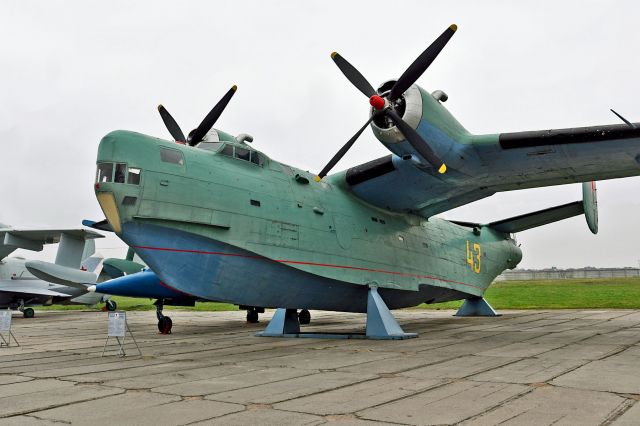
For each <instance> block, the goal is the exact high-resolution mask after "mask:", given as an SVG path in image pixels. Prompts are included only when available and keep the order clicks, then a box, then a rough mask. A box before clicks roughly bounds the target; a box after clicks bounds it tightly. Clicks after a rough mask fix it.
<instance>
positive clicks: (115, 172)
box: [96, 163, 142, 185]
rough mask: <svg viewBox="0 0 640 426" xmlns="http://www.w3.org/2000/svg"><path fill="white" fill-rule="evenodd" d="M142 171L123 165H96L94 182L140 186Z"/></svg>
mask: <svg viewBox="0 0 640 426" xmlns="http://www.w3.org/2000/svg"><path fill="white" fill-rule="evenodd" d="M141 176H142V170H140V169H138V168H134V167H127V165H126V164H125V163H115V164H114V163H98V172H97V173H96V182H97V183H101V182H114V183H125V182H126V183H128V184H129V185H140V177H141Z"/></svg>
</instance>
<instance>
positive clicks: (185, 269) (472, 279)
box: [96, 131, 521, 311]
mask: <svg viewBox="0 0 640 426" xmlns="http://www.w3.org/2000/svg"><path fill="white" fill-rule="evenodd" d="M218 136H219V137H220V140H221V141H222V143H221V144H219V146H218V147H217V151H210V150H205V149H201V148H198V147H190V146H185V145H180V144H176V143H175V142H172V141H166V140H161V139H157V138H153V137H149V136H146V135H142V134H138V133H134V132H127V131H116V132H112V133H110V134H109V135H107V136H105V137H104V138H103V140H102V142H101V143H100V148H99V152H98V160H97V161H98V165H99V166H100V165H105V164H106V165H108V164H114V169H115V168H117V166H115V165H117V164H123V165H126V168H127V169H128V170H129V171H130V170H131V169H134V170H135V169H139V170H141V173H140V180H139V182H138V183H137V184H136V183H127V182H129V181H130V180H129V179H128V177H127V176H125V178H124V179H122V178H120V179H119V180H120V181H121V182H118V183H116V182H114V181H113V180H115V179H116V178H115V177H114V176H115V171H114V172H112V173H113V174H112V176H111V178H109V177H107V178H105V177H104V176H103V177H102V181H101V182H98V184H97V185H96V193H97V196H98V199H99V201H100V202H101V206H102V208H103V210H104V212H105V214H106V216H107V218H108V219H109V221H110V222H111V223H112V226H113V225H115V226H114V228H115V229H116V231H119V232H117V233H118V235H119V236H120V237H121V238H122V239H123V240H124V241H125V242H126V243H127V244H129V245H131V246H132V247H134V248H135V249H136V251H137V253H138V254H139V255H140V257H141V258H142V259H143V260H144V261H145V262H146V263H147V264H149V266H151V267H152V269H153V270H154V271H155V272H156V273H157V274H158V276H159V277H160V278H161V279H162V280H163V281H164V282H165V283H167V284H168V285H170V286H171V287H174V288H176V289H178V290H180V291H184V292H187V293H189V294H192V295H194V296H197V297H202V298H206V299H214V300H224V301H228V302H233V303H238V304H247V305H252V306H265V307H270V306H274V307H291V308H317V309H336V310H349V311H363V310H364V304H363V303H364V302H361V301H358V302H357V303H355V302H354V303H353V305H352V306H351V307H349V303H348V302H345V301H344V300H341V299H342V298H344V297H351V296H352V295H353V294H356V293H357V291H356V293H354V289H357V288H362V289H363V290H366V289H367V288H368V286H371V285H375V286H378V287H379V288H380V291H381V294H382V295H383V297H386V298H387V299H393V300H387V303H388V304H389V306H390V307H392V308H397V307H404V306H412V305H416V304H419V303H422V302H430V303H433V302H440V301H445V300H451V299H459V298H465V297H469V296H480V295H482V294H483V293H484V291H485V290H486V289H487V287H488V286H489V285H490V283H491V282H492V281H493V279H494V278H495V277H496V276H497V275H498V274H500V273H501V272H502V271H503V270H505V269H507V268H513V267H515V265H517V263H518V262H519V261H520V259H521V252H520V250H519V248H518V247H517V246H516V245H515V242H514V240H513V239H511V238H510V236H509V235H506V234H503V233H499V232H496V231H493V230H492V229H490V228H482V229H479V230H476V232H474V230H473V229H472V228H469V227H463V226H459V225H456V224H453V223H451V222H449V221H446V220H443V219H439V218H430V219H429V220H426V219H425V218H423V217H420V216H417V215H414V214H410V213H401V212H393V211H390V210H386V209H382V208H378V207H375V206H373V205H370V204H367V203H366V202H364V201H362V200H361V199H359V198H358V197H356V196H355V195H354V194H353V193H352V191H351V190H350V189H349V187H348V185H347V184H346V183H345V176H344V173H338V174H335V175H332V176H329V177H328V178H326V179H325V180H324V181H322V182H315V181H314V179H313V178H314V176H313V175H311V174H310V173H308V172H305V171H302V170H298V169H295V168H293V167H290V166H286V165H284V164H281V163H278V162H276V161H274V160H271V159H269V158H267V157H266V156H265V155H264V154H261V153H259V154H257V155H259V156H260V161H259V162H258V161H254V162H251V161H248V160H247V159H242V158H234V157H233V156H230V155H225V154H224V153H223V151H225V150H226V151H225V152H226V153H231V151H230V148H231V147H233V148H235V149H237V150H240V151H241V152H244V151H243V150H247V149H250V150H251V151H252V152H254V153H257V151H255V150H253V149H251V148H250V147H249V146H247V145H246V144H240V143H238V142H236V141H235V140H234V139H233V138H232V137H230V136H228V135H226V134H223V133H221V132H219V133H218ZM161 149H162V150H165V154H163V155H164V157H163V155H161V152H160V151H161ZM166 150H170V151H171V152H173V153H174V154H175V155H174V156H175V157H176V158H178V160H177V161H174V162H168V161H166V158H167V155H166ZM254 155H256V154H254ZM162 158H165V161H163V160H162ZM256 163H259V164H256ZM121 169H122V170H124V166H121ZM109 180H111V181H110V182H109ZM109 194H113V199H112V200H113V201H112V202H111V204H110V202H109V201H108V199H109V198H110V195H109ZM105 200H107V201H105ZM234 262H235V263H234ZM238 262H242V263H238ZM270 263H271V264H273V269H270V267H269V264H270ZM203 265H204V266H203ZM225 271H226V273H225ZM230 271H233V273H229V272H230ZM287 271H290V272H291V273H290V274H287ZM178 272H179V273H178ZM256 274H258V275H256ZM229 281H231V282H229ZM304 281H309V282H315V283H316V284H315V285H314V286H309V287H307V286H306V285H305V282H304ZM322 285H325V286H326V291H324V292H323V291H321V290H320V287H321V286H322ZM342 285H344V286H346V287H345V288H347V287H348V288H349V289H350V290H349V291H347V292H344V293H341V291H340V287H341V286H342ZM319 286H320V287H319ZM312 287H313V288H312ZM307 289H308V290H309V291H307ZM363 294H365V296H364V298H363V301H364V300H365V299H366V293H363Z"/></svg>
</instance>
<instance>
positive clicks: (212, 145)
mask: <svg viewBox="0 0 640 426" xmlns="http://www.w3.org/2000/svg"><path fill="white" fill-rule="evenodd" d="M221 145H222V142H200V143H199V144H198V148H200V149H204V150H206V151H214V152H215V151H217V150H218V149H220V146H221Z"/></svg>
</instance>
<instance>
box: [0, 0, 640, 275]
mask: <svg viewBox="0 0 640 426" xmlns="http://www.w3.org/2000/svg"><path fill="white" fill-rule="evenodd" d="M639 12H640V6H638V4H637V2H633V1H631V0H629V1H584V0H581V1H562V2H558V1H540V0H537V1H529V2H524V1H519V2H513V1H498V2H496V1H494V2H488V1H483V2H478V1H456V2H455V3H454V2H442V1H441V2H434V1H424V0H421V1H394V2H390V1H386V2H382V1H372V0H367V1H331V0H322V1H309V0H305V1H296V0H287V1H264V0H262V1H244V0H233V1H184V2H177V1H172V2H167V1H138V2H132V1H109V2H105V1H86V0H83V1H57V0H53V1H52V0H47V1H44V0H42V1H31V0H21V1H8V0H5V1H0V39H1V40H2V43H0V144H1V145H0V146H1V147H2V149H1V150H0V222H3V223H9V224H11V225H13V226H15V227H27V226H55V227H58V226H67V227H75V226H78V225H79V224H80V221H81V220H82V219H83V218H96V219H101V218H102V214H101V211H100V208H99V206H98V204H97V202H96V201H95V197H94V194H93V189H92V183H93V179H94V173H95V171H94V170H95V156H96V151H97V146H98V142H99V140H100V138H101V137H102V136H103V135H104V134H106V133H107V132H109V131H111V130H114V129H130V130H137V131H140V132H143V133H148V134H151V135H154V136H161V137H168V134H167V131H166V130H165V128H164V126H163V124H162V121H161V120H160V117H159V116H158V113H157V111H156V105H157V104H158V103H160V102H162V103H163V104H164V105H165V106H166V107H167V108H168V109H169V110H170V111H171V112H172V114H173V115H174V117H176V119H177V120H178V121H179V123H180V124H181V126H182V128H183V129H191V128H193V127H195V126H196V125H197V124H198V123H199V122H200V120H201V119H202V118H203V117H204V115H205V114H206V113H207V112H208V110H209V109H210V108H211V107H212V106H213V105H214V104H215V103H216V102H217V100H218V99H219V98H220V97H221V96H222V95H223V94H224V93H225V91H226V90H228V88H229V87H230V86H231V85H233V84H237V85H238V87H239V90H238V92H237V93H236V96H235V97H234V99H233V100H232V101H231V104H230V105H229V107H228V108H227V110H226V111H225V113H224V115H223V116H222V118H221V119H220V120H219V121H218V123H217V127H219V128H221V129H223V130H225V131H228V132H230V133H233V134H238V133H241V132H246V133H250V134H252V135H253V136H254V137H255V142H254V145H255V146H256V147H257V148H258V149H260V150H262V151H265V152H266V153H267V154H268V155H269V156H271V157H272V158H274V159H277V160H279V161H283V162H285V163H289V164H294V165H296V166H299V167H301V168H305V169H308V170H311V171H316V172H317V171H318V170H320V169H321V168H322V166H323V165H324V163H325V162H326V161H327V160H328V159H329V158H330V157H331V156H332V155H333V154H334V152H335V151H336V150H337V149H338V148H339V147H340V146H341V145H342V144H343V143H344V142H345V141H346V140H347V139H348V138H349V137H350V136H351V135H352V134H353V133H354V132H355V131H356V130H357V129H358V128H359V126H360V125H361V124H362V123H363V122H364V121H365V120H366V119H367V114H368V108H367V104H366V101H364V100H363V97H362V95H361V94H360V93H359V92H358V91H357V90H356V89H355V88H354V87H352V86H351V85H350V84H349V83H348V82H347V81H346V79H345V78H344V77H343V76H342V74H341V73H340V72H339V71H338V69H337V68H336V67H335V65H334V64H333V62H332V61H331V59H330V57H329V54H330V52H332V51H334V50H336V51H339V52H340V53H341V54H342V55H343V56H345V57H346V58H348V59H349V61H351V62H352V63H353V64H354V65H356V66H357V67H358V68H359V69H360V70H361V71H362V72H363V73H364V74H365V75H366V76H367V78H368V79H369V80H370V81H371V82H372V83H373V84H374V85H376V84H377V83H379V82H382V81H384V80H385V79H388V78H392V77H397V76H399V75H400V74H401V73H402V72H403V71H404V69H405V68H406V67H407V66H408V65H409V64H410V63H411V62H412V61H413V60H414V59H415V57H416V56H417V55H418V54H419V53H420V52H421V51H422V50H423V49H424V48H425V47H426V46H427V45H428V44H429V43H431V42H432V41H433V39H435V38H436V37H437V36H438V35H439V34H440V33H441V32H442V31H443V30H444V29H445V28H446V27H447V26H448V25H450V24H451V23H456V24H458V26H459V30H458V32H457V33H456V35H455V36H454V38H453V39H452V41H451V42H450V43H449V45H448V46H447V47H446V48H445V50H444V51H443V52H442V54H441V55H440V56H439V57H438V59H437V60H436V61H435V62H434V64H433V65H432V66H431V68H430V69H429V70H428V71H427V72H426V73H425V75H423V76H422V77H421V79H420V80H419V81H418V84H420V85H421V86H423V87H425V88H426V89H428V90H430V91H432V90H435V89H442V90H445V91H446V92H447V93H448V94H449V101H448V102H447V103H446V106H447V108H449V110H450V111H451V112H452V113H453V114H454V115H455V116H456V117H457V118H458V119H459V120H460V122H461V123H462V124H463V125H464V126H465V127H467V129H469V130H470V131H471V132H473V133H478V134H483V133H495V132H501V131H518V130H538V129H546V128H561V127H573V126H586V125H593V124H609V123H617V122H618V120H617V119H616V118H615V117H614V116H613V115H612V114H611V113H610V112H609V108H614V109H617V110H618V111H619V112H620V113H622V114H623V115H625V116H626V117H627V118H629V119H630V120H632V121H640V101H638V98H639V96H640V86H639V84H638V78H637V76H638V72H639V71H640V57H639V56H638V55H637V54H636V50H637V47H638V46H640V32H639V31H638V30H637V18H638V16H639V15H638V13H639ZM385 153H386V152H385V149H384V148H383V146H382V145H381V144H380V143H378V142H377V140H376V139H375V138H374V136H373V134H372V133H371V132H365V134H364V135H363V136H362V137H361V138H360V139H359V140H358V142H357V144H356V146H355V147H354V149H352V150H351V152H350V153H349V154H348V155H347V156H346V157H345V158H344V159H343V160H342V162H341V163H340V164H339V166H338V167H337V169H343V168H347V167H350V166H353V165H356V164H360V163H363V162H366V161H368V160H371V159H373V158H377V157H379V156H381V155H384V154H385ZM337 169H336V170H337ZM639 172H640V170H639ZM579 197H580V188H579V185H570V186H561V187H553V188H543V189H534V190H526V191H518V192H512V193H504V194H496V195H494V196H493V197H490V198H488V199H485V200H482V201H480V202H476V203H473V204H471V205H469V206H465V207H463V208H460V209H457V210H454V211H451V212H448V213H447V214H445V217H447V218H455V219H459V220H472V221H492V220H497V219H502V218H505V217H509V216H512V215H516V214H521V213H525V212H528V211H533V210H537V209H540V208H545V207H550V206H553V205H556V204H562V203H565V202H569V201H574V200H576V199H579ZM599 205H600V234H599V235H597V236H593V235H591V234H590V233H589V231H588V229H587V226H586V224H585V222H584V219H583V218H582V217H578V218H573V219H570V220H567V221H564V222H561V223H557V224H553V225H549V226H546V227H543V228H538V229H535V230H530V231H527V232H523V233H520V234H519V235H518V239H519V241H520V242H521V243H522V248H523V251H524V260H523V262H522V263H521V266H522V267H545V266H552V265H555V266H558V267H581V266H587V265H592V266H638V262H639V260H640V245H639V244H638V239H639V237H640V229H639V227H638V224H639V218H640V178H629V179H622V180H616V181H605V182H602V183H600V185H599ZM98 247H99V250H100V251H101V252H102V253H104V254H106V255H108V256H113V255H119V254H122V253H124V249H123V247H124V245H123V244H122V243H121V242H120V241H119V240H118V239H116V238H114V237H110V238H107V239H105V240H102V241H100V242H99V243H98ZM24 254H28V255H29V256H31V257H34V255H33V254H32V253H24ZM37 257H40V258H45V259H51V257H52V251H51V250H45V252H43V253H41V254H39V255H37Z"/></svg>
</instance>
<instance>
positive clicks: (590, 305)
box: [36, 278, 640, 311]
mask: <svg viewBox="0 0 640 426" xmlns="http://www.w3.org/2000/svg"><path fill="white" fill-rule="evenodd" d="M485 297H486V299H487V300H488V301H489V303H490V304H491V306H493V307H494V308H495V309H498V310H499V309H640V278H607V279H590V280H556V281H502V282H496V283H493V284H492V285H491V287H489V289H488V290H487V292H486V293H485ZM113 299H114V300H115V301H116V302H117V303H118V309H119V310H120V309H122V310H125V311H152V310H155V309H156V307H155V306H154V305H153V302H154V301H153V300H150V299H136V298H133V297H119V296H115V297H113ZM460 305H462V301H456V302H446V303H435V304H432V305H427V304H424V303H423V304H421V305H419V306H417V308H425V309H458V308H459V307H460ZM102 306H104V305H98V306H97V307H95V308H90V309H96V310H99V309H100V308H101V307H102ZM36 309H39V310H40V309H42V310H86V309H87V307H86V306H82V305H54V306H46V307H37V308H36ZM166 309H168V310H184V311H237V310H238V307H237V306H236V305H231V304H228V303H214V302H202V303H196V306H195V307H190V306H167V307H166Z"/></svg>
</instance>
